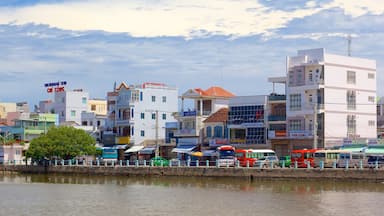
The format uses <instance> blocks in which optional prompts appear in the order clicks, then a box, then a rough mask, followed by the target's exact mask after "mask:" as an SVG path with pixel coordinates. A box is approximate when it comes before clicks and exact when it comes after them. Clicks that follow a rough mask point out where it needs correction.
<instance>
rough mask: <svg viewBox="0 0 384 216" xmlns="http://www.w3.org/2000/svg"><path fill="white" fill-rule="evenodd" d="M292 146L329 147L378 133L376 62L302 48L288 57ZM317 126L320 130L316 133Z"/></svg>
mask: <svg viewBox="0 0 384 216" xmlns="http://www.w3.org/2000/svg"><path fill="white" fill-rule="evenodd" d="M286 75H287V88H286V95H287V108H286V109H287V129H288V134H287V135H288V137H289V138H290V140H291V143H290V145H291V148H292V149H299V148H330V147H333V146H338V145H341V144H342V143H343V140H345V139H352V140H354V139H372V138H376V62H375V61H373V60H369V59H362V58H356V57H350V56H340V55H334V54H328V53H326V52H325V50H324V49H311V50H300V51H298V54H297V56H292V57H287V74H286ZM314 131H315V132H314Z"/></svg>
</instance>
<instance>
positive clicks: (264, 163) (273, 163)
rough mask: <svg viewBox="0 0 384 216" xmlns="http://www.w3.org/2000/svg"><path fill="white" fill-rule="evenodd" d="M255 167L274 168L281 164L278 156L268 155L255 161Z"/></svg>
mask: <svg viewBox="0 0 384 216" xmlns="http://www.w3.org/2000/svg"><path fill="white" fill-rule="evenodd" d="M253 166H254V167H264V168H267V167H269V168H274V167H277V166H279V158H278V157H277V156H267V157H264V158H259V159H257V160H256V161H255V163H254V165H253Z"/></svg>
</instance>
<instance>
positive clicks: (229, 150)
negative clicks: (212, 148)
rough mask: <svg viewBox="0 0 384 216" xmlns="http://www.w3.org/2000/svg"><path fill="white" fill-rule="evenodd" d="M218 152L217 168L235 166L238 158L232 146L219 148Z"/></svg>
mask: <svg viewBox="0 0 384 216" xmlns="http://www.w3.org/2000/svg"><path fill="white" fill-rule="evenodd" d="M216 152H217V162H218V164H217V166H219V167H221V166H223V167H225V166H232V167H233V166H235V163H236V156H235V147H233V146H230V145H223V146H219V147H217V149H216Z"/></svg>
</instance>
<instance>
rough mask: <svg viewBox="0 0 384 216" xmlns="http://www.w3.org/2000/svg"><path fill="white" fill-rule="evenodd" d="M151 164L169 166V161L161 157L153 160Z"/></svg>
mask: <svg viewBox="0 0 384 216" xmlns="http://www.w3.org/2000/svg"><path fill="white" fill-rule="evenodd" d="M151 163H153V166H169V160H167V159H165V158H163V157H160V156H159V157H154V158H152V159H151Z"/></svg>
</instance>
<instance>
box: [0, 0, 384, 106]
mask: <svg viewBox="0 0 384 216" xmlns="http://www.w3.org/2000/svg"><path fill="white" fill-rule="evenodd" d="M383 27H384V3H383V2H382V1H381V0H364V1H361V0H321V1H304V0H284V1H281V0H259V1H257V0H210V1H206V0H193V1H192V0H177V1H176V0H173V1H171V0H146V1H143V0H130V1H125V0H108V1H106V0H92V1H91V0H67V1H63V0H62V1H60V0H46V1H44V0H31V1H22V0H9V1H7V0H5V1H0V56H2V58H0V77H1V79H0V86H1V91H0V101H2V102H10V101H13V102H18V101H28V102H29V103H30V104H31V105H34V104H37V103H38V101H39V100H44V99H48V98H50V97H51V95H49V94H47V93H46V92H45V89H44V83H46V82H52V81H61V80H65V81H67V82H68V85H67V89H75V88H83V89H84V90H86V91H88V92H89V93H90V96H91V97H92V98H105V96H106V92H107V91H110V90H112V88H113V83H114V82H115V81H116V82H117V83H119V82H122V81H124V82H126V83H127V84H139V83H142V82H162V83H167V84H169V85H172V86H177V87H178V88H179V94H181V93H183V92H184V91H186V90H187V89H190V88H197V87H200V88H203V89H206V88H208V87H210V86H214V85H219V86H222V87H224V88H225V89H227V90H229V91H231V92H233V93H234V94H236V95H257V94H269V93H270V92H271V91H272V84H271V83H268V82H267V78H268V77H271V76H283V75H285V58H286V56H289V55H295V54H296V52H297V50H299V49H311V48H320V47H324V48H325V49H326V50H327V51H328V52H330V53H334V54H341V55H345V54H346V53H347V40H346V37H347V35H349V34H350V35H352V56H356V57H362V58H370V59H375V60H376V61H377V79H378V96H384V89H383V87H382V86H381V85H380V83H383V81H384V75H383V72H384V52H383V50H384V40H383V38H384V37H383V36H384V32H383V31H384V28H383Z"/></svg>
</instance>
